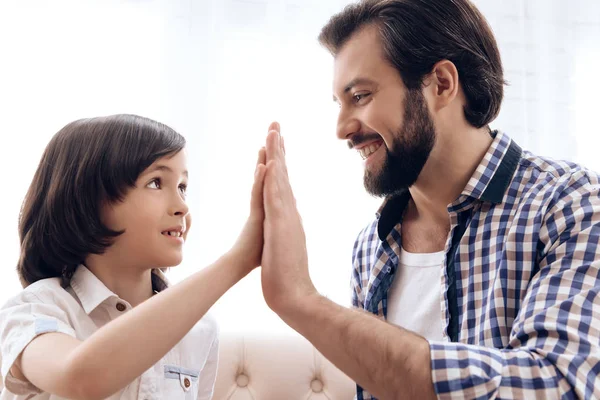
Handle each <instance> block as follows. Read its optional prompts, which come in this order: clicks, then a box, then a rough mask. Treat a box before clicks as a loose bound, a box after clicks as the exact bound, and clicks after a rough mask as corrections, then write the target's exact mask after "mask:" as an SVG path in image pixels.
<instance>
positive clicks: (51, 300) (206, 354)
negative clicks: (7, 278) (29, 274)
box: [0, 266, 219, 400]
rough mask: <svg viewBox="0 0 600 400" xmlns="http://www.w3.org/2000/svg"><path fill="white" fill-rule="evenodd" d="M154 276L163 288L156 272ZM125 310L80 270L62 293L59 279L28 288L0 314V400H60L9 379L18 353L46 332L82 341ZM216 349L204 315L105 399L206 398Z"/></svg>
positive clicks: (213, 329) (209, 321)
mask: <svg viewBox="0 0 600 400" xmlns="http://www.w3.org/2000/svg"><path fill="white" fill-rule="evenodd" d="M157 276H158V277H159V278H161V279H162V280H163V281H164V282H165V285H166V279H164V276H163V275H162V274H161V273H160V272H158V273H157ZM123 306H124V307H123ZM131 309H132V307H131V305H129V304H128V303H127V302H126V301H124V300H122V299H120V298H119V297H118V296H117V295H115V294H114V293H113V292H111V291H110V290H109V289H108V288H107V287H106V286H105V285H104V284H103V283H102V282H101V281H100V280H99V279H98V278H97V277H96V276H95V275H94V274H93V273H92V272H91V271H89V270H88V269H87V268H86V267H85V266H79V267H78V268H77V270H76V272H75V274H74V275H73V278H72V279H71V285H70V286H68V287H67V288H63V287H62V286H61V284H60V278H50V279H44V280H41V281H38V282H35V283H34V284H32V285H30V286H28V287H27V288H26V289H24V290H23V291H22V292H21V293H20V294H19V295H17V296H15V297H13V298H12V299H10V300H9V301H8V302H7V303H6V304H5V305H4V306H3V307H2V308H1V309H0V400H25V399H32V400H59V399H62V398H61V397H58V396H55V395H51V394H49V393H43V392H41V391H40V390H39V389H38V388H36V387H35V386H33V385H32V384H31V383H30V382H24V381H21V380H18V379H16V378H15V377H14V376H12V375H11V374H10V368H11V367H12V365H13V364H14V362H15V360H16V359H17V358H18V356H19V355H20V354H21V352H22V351H23V349H24V348H25V347H26V346H27V345H28V344H29V343H30V342H31V341H32V340H33V339H34V338H35V337H37V336H38V335H41V334H44V333H50V332H60V333H64V334H67V335H70V336H73V337H75V338H77V339H79V340H82V341H83V340H85V339H86V338H88V337H89V336H91V335H92V334H93V333H94V332H96V331H97V330H98V329H99V328H100V327H102V326H103V325H104V324H106V323H108V322H110V321H112V320H113V319H115V318H117V317H118V316H120V315H122V314H123V313H126V312H127V311H129V310H131ZM120 310H123V311H120ZM148 334H152V333H151V332H149V333H148ZM218 344H219V340H218V326H217V324H216V321H215V320H214V318H212V317H211V316H210V315H206V316H205V317H203V318H202V319H201V320H200V321H199V322H198V323H197V324H196V325H195V326H194V328H192V330H191V331H190V332H188V334H187V335H186V336H185V337H184V338H183V339H182V340H181V341H180V342H179V343H178V344H177V345H176V346H175V347H174V348H173V349H171V350H170V351H169V352H168V353H167V354H166V355H165V356H164V357H163V358H162V359H161V360H160V361H159V362H158V363H156V364H155V365H154V366H153V367H152V368H150V369H149V370H147V371H146V372H144V373H143V374H142V375H141V376H140V377H138V378H137V379H136V380H134V381H133V382H132V383H131V384H129V385H128V386H127V387H126V388H124V389H123V390H121V391H119V392H118V393H116V394H114V395H113V396H111V397H109V399H110V400H113V399H114V400H116V399H127V400H130V399H132V400H133V399H144V400H151V399H173V400H177V399H195V400H208V399H210V398H212V393H213V388H214V383H215V379H216V374H217V364H218V347H219V346H218ZM32 396H33V397H32Z"/></svg>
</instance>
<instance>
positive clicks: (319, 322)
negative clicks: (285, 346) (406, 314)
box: [281, 294, 436, 399]
mask: <svg viewBox="0 0 600 400" xmlns="http://www.w3.org/2000/svg"><path fill="white" fill-rule="evenodd" d="M281 317H282V318H283V319H284V320H285V322H286V323H287V324H288V325H290V326H291V327H292V328H294V329H295V330H296V331H298V332H299V333H300V334H301V335H303V336H304V337H306V338H307V339H308V340H309V341H310V342H311V343H312V344H313V345H314V346H315V347H316V348H317V349H318V350H319V351H320V352H321V353H322V354H323V355H324V356H325V357H326V358H328V359H329V360H330V361H331V362H333V364H335V365H336V366H337V367H338V368H339V369H340V370H342V371H343V372H344V373H346V374H347V375H348V376H349V377H350V378H352V379H353V380H354V381H356V382H357V383H358V384H359V385H361V386H362V387H363V388H365V389H366V390H368V391H369V392H370V393H372V394H373V395H374V396H377V397H378V398H381V399H404V398H406V399H412V398H419V399H430V398H431V399H435V398H436V396H435V391H434V388H433V382H432V378H431V357H430V352H429V343H428V342H427V341H426V340H425V339H424V338H422V337H420V336H418V335H416V334H414V333H412V332H410V331H407V330H405V329H402V328H398V327H396V326H394V325H391V324H388V323H386V322H384V321H381V320H379V319H378V318H376V317H375V316H373V315H371V314H367V313H365V312H363V311H360V310H353V309H348V308H345V307H342V306H340V305H338V304H336V303H334V302H332V301H330V300H328V299H327V298H325V297H323V296H321V295H318V294H315V295H314V296H310V297H309V298H306V300H305V301H303V303H302V305H299V306H297V307H295V308H294V309H293V310H289V311H288V312H285V313H282V315H281Z"/></svg>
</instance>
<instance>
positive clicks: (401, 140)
mask: <svg viewBox="0 0 600 400" xmlns="http://www.w3.org/2000/svg"><path fill="white" fill-rule="evenodd" d="M434 144H435V126H434V123H433V120H432V119H431V115H430V114H429V110H428V109H427V104H426V103H425V97H424V96H423V93H422V92H421V91H420V90H411V91H409V92H408V94H407V96H406V103H405V106H404V123H403V126H402V128H400V129H398V132H396V134H395V135H394V136H393V142H392V146H391V147H392V148H391V150H390V149H388V148H384V150H385V151H386V157H385V160H384V162H383V166H382V167H381V170H380V171H379V173H377V174H373V173H372V172H371V171H369V170H368V169H367V170H365V176H364V185H365V189H366V190H367V192H369V193H370V194H372V195H373V196H378V197H384V196H390V195H394V194H399V193H402V192H404V191H406V190H407V189H408V188H409V187H411V186H412V185H413V184H414V183H415V182H416V181H417V178H418V177H419V174H420V173H421V170H422V169H423V167H424V166H425V163H426V162H427V159H428V158H429V154H430V153H431V150H432V149H433V145H434ZM382 146H385V144H382Z"/></svg>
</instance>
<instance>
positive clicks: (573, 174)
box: [520, 151, 600, 187]
mask: <svg viewBox="0 0 600 400" xmlns="http://www.w3.org/2000/svg"><path fill="white" fill-rule="evenodd" d="M520 172H521V174H527V175H531V174H535V177H536V178H537V179H538V180H544V181H545V182H546V183H548V184H555V185H556V186H561V185H562V186H569V185H572V184H574V183H579V184H580V185H591V187H595V186H597V185H598V184H600V175H599V174H598V173H597V172H596V171H592V170H590V169H588V168H586V167H585V166H583V165H581V164H578V163H574V162H571V161H565V160H556V159H552V158H549V157H543V156H538V155H536V154H534V153H532V152H529V151H524V152H523V157H522V159H521V165H520Z"/></svg>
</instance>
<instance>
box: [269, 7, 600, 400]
mask: <svg viewBox="0 0 600 400" xmlns="http://www.w3.org/2000/svg"><path fill="white" fill-rule="evenodd" d="M320 41H321V43H322V44H324V45H325V46H326V47H327V48H328V49H329V50H330V52H331V53H332V54H333V56H334V58H335V63H334V65H335V71H334V85H333V86H334V99H335V101H337V102H338V103H339V105H340V113H339V120H338V128H337V136H338V137H339V138H340V139H342V140H346V141H347V142H348V144H349V146H350V148H353V149H356V150H358V152H359V153H360V155H361V156H362V157H363V158H364V159H365V167H364V168H365V175H364V183H365V187H366V189H367V190H368V191H369V192H370V193H372V194H374V195H379V196H382V197H384V198H385V200H384V202H383V205H382V207H381V208H380V210H379V211H378V213H377V214H376V218H375V220H374V221H373V222H372V223H371V224H370V225H369V226H367V227H366V228H365V229H364V230H363V231H362V232H360V234H359V235H358V238H357V241H356V244H355V246H354V252H353V262H354V266H353V267H354V271H353V275H352V287H353V296H352V300H353V304H354V307H355V309H347V308H344V307H341V306H339V305H336V304H335V303H333V302H331V301H329V300H327V299H326V298H324V297H322V296H321V295H319V294H318V292H317V291H316V289H315V287H314V286H313V284H312V282H311V280H310V277H309V274H308V266H307V255H306V247H305V238H304V233H303V229H302V224H301V220H300V217H299V215H298V212H297V210H296V207H295V202H294V197H293V193H292V190H291V187H290V185H289V181H288V177H287V172H286V166H285V159H284V152H283V149H282V145H281V143H280V142H281V139H280V135H279V133H278V131H279V126H278V125H277V124H274V125H272V126H271V130H272V131H271V132H270V133H269V136H268V138H267V174H266V177H265V187H264V202H265V232H264V235H265V244H264V249H263V259H262V283H263V292H264V296H265V300H266V301H267V303H268V305H269V306H270V307H271V308H272V309H273V310H274V311H275V312H276V313H277V314H279V316H280V317H281V318H282V319H283V320H284V321H285V322H286V323H287V324H289V325H290V326H291V327H292V328H294V329H295V330H297V331H298V332H299V333H300V334H302V335H303V336H305V337H306V338H307V339H308V340H310V341H311V342H312V343H313V344H314V345H315V346H316V347H317V349H319V350H320V351H321V352H322V353H323V354H324V355H325V356H326V357H327V358H329V359H330V360H331V361H332V362H333V363H334V364H335V365H336V366H338V367H339V368H340V369H341V370H342V371H344V372H345V373H346V374H347V375H348V376H350V377H351V378H352V379H354V380H355V381H356V382H357V384H358V387H357V398H358V399H370V398H382V399H402V398H406V399H412V398H418V399H428V398H436V396H437V397H439V398H488V397H491V398H559V397H560V398H592V397H594V398H599V397H600V379H598V374H599V372H600V339H599V338H600V297H599V296H598V291H599V290H600V278H599V277H600V269H599V266H600V254H598V253H599V252H598V244H599V242H600V198H599V196H598V188H599V187H600V186H599V180H598V176H597V175H596V174H593V173H591V172H589V171H587V170H585V169H583V168H582V167H579V166H577V165H575V164H571V163H566V162H555V161H550V160H546V159H543V158H540V157H537V156H535V155H532V154H530V153H528V152H523V151H522V150H521V148H520V147H519V146H518V145H517V144H516V143H515V142H514V141H512V140H511V139H510V137H509V136H508V135H506V134H504V133H502V132H498V131H494V132H492V131H491V130H490V129H489V127H488V125H489V123H490V122H491V121H492V120H493V119H494V118H495V117H496V115H497V114H498V111H499V108H500V103H501V100H502V94H503V84H504V80H503V72H502V65H501V62H500V57H499V52H498V48H497V45H496V42H495V39H494V37H493V35H492V33H491V30H490V28H489V27H488V25H487V22H486V21H485V19H484V18H483V16H482V15H481V14H480V13H479V11H478V10H477V9H476V8H475V7H474V6H473V5H472V4H471V3H469V2H468V0H389V1H363V2H361V3H358V4H356V5H352V6H350V7H348V8H346V9H344V11H342V12H341V13H340V14H338V15H336V16H334V17H333V18H332V19H331V20H330V21H329V22H328V24H327V25H326V26H325V27H324V28H323V30H322V33H321V35H320ZM331 229H332V230H333V231H334V232H335V227H331ZM358 309H362V310H358ZM365 311H366V312H365Z"/></svg>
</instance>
